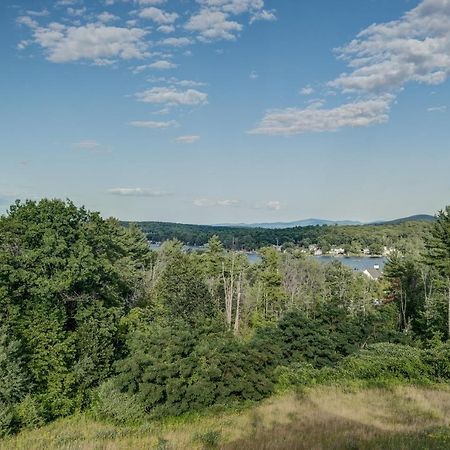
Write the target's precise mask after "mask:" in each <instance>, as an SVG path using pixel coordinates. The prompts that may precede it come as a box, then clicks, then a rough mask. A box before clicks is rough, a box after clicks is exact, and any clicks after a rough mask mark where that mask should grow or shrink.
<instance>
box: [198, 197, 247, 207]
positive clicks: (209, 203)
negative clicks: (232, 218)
mask: <svg viewBox="0 0 450 450" xmlns="http://www.w3.org/2000/svg"><path fill="white" fill-rule="evenodd" d="M240 203H241V202H240V201H239V200H214V199H210V198H197V199H195V200H194V201H193V204H194V205H195V206H198V207H199V208H214V207H221V208H230V207H237V206H240Z"/></svg>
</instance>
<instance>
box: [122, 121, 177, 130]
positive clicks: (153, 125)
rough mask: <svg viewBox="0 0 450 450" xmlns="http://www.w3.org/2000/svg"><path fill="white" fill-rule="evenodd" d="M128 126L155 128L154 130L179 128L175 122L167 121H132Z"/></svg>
mask: <svg viewBox="0 0 450 450" xmlns="http://www.w3.org/2000/svg"><path fill="white" fill-rule="evenodd" d="M129 124H130V125H131V126H132V127H137V128H156V129H164V128H172V127H177V126H179V124H178V122H177V121H176V120H168V121H165V122H164V121H156V120H134V121H132V122H130V123H129Z"/></svg>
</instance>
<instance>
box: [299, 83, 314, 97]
mask: <svg viewBox="0 0 450 450" xmlns="http://www.w3.org/2000/svg"><path fill="white" fill-rule="evenodd" d="M300 94H301V95H311V94H314V88H312V87H311V86H309V85H308V86H305V87H304V88H302V89H300Z"/></svg>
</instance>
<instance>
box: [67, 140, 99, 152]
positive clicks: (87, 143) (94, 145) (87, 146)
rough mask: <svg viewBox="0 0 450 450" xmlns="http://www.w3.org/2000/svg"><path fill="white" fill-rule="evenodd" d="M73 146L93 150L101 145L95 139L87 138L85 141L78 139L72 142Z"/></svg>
mask: <svg viewBox="0 0 450 450" xmlns="http://www.w3.org/2000/svg"><path fill="white" fill-rule="evenodd" d="M72 146H73V147H75V148H81V149H83V150H95V149H97V148H100V147H101V146H102V145H101V144H100V143H98V142H97V141H92V140H87V141H80V142H74V143H73V144H72Z"/></svg>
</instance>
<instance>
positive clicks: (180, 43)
mask: <svg viewBox="0 0 450 450" xmlns="http://www.w3.org/2000/svg"><path fill="white" fill-rule="evenodd" d="M160 43H161V44H162V45H168V46H170V47H184V46H186V45H190V44H192V39H189V38H187V37H171V38H166V39H163V40H162V41H161V42H160Z"/></svg>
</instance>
